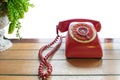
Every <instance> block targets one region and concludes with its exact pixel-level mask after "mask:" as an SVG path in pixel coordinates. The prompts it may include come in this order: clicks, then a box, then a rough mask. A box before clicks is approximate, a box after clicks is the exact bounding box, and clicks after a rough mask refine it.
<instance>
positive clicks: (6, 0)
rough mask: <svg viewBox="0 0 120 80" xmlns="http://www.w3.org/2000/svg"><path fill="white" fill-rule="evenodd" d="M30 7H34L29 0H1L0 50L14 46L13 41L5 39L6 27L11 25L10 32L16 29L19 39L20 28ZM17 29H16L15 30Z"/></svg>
mask: <svg viewBox="0 0 120 80" xmlns="http://www.w3.org/2000/svg"><path fill="white" fill-rule="evenodd" d="M29 7H33V4H30V1H29V0H0V51H3V50H6V49H8V48H9V47H11V46H12V43H11V42H10V41H9V40H7V39H4V27H5V26H7V25H9V28H8V34H12V33H13V32H14V31H16V37H18V38H19V39H20V38H21V37H20V34H19V30H20V28H21V22H20V21H19V19H22V18H24V14H25V13H26V12H28V10H29ZM15 29H16V30H15Z"/></svg>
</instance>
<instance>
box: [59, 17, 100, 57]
mask: <svg viewBox="0 0 120 80" xmlns="http://www.w3.org/2000/svg"><path fill="white" fill-rule="evenodd" d="M57 29H58V30H59V31H60V32H65V31H68V33H67V37H66V49H65V54H66V57H67V58H101V57H102V48H101V45H100V42H99V39H98V35H97V32H99V31H100V29H101V24H100V22H99V21H95V20H88V19H71V20H66V21H62V22H59V24H58V26H57Z"/></svg>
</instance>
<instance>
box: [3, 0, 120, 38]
mask: <svg viewBox="0 0 120 80" xmlns="http://www.w3.org/2000/svg"><path fill="white" fill-rule="evenodd" d="M31 3H33V4H34V5H35V7H34V8H30V9H29V12H28V13H26V14H25V18H24V19H23V20H21V22H22V26H23V27H22V28H21V36H22V37H23V38H54V37H55V36H56V25H57V24H58V22H59V21H62V20H66V19H73V18H85V19H93V20H98V21H100V22H101V25H102V29H101V31H100V32H99V33H98V34H99V37H101V38H119V37H120V33H119V32H120V28H119V27H120V20H119V19H120V11H119V10H120V9H119V8H120V5H119V0H31ZM6 28H7V27H6ZM5 36H6V37H8V38H15V34H12V35H8V34H7V29H6V34H5Z"/></svg>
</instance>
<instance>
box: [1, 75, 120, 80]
mask: <svg viewBox="0 0 120 80" xmlns="http://www.w3.org/2000/svg"><path fill="white" fill-rule="evenodd" d="M0 80H40V79H39V78H38V76H0ZM47 80H120V76H51V77H49V78H48V79H47Z"/></svg>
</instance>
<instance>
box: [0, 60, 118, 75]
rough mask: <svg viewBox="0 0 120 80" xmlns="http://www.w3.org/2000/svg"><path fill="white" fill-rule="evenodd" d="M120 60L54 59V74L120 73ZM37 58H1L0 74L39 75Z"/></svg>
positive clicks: (52, 62)
mask: <svg viewBox="0 0 120 80" xmlns="http://www.w3.org/2000/svg"><path fill="white" fill-rule="evenodd" d="M119 63H120V60H99V59H68V60H52V61H51V64H52V66H53V75H66V76H67V75H83V76H84V75H86V76H87V75H120V70H119V68H120V64H119ZM38 66H39V61H37V60H0V74H21V75H37V73H38Z"/></svg>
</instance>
